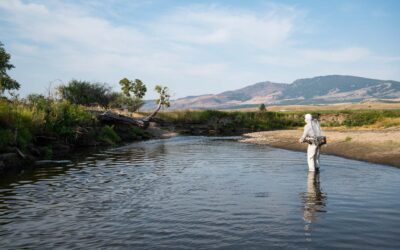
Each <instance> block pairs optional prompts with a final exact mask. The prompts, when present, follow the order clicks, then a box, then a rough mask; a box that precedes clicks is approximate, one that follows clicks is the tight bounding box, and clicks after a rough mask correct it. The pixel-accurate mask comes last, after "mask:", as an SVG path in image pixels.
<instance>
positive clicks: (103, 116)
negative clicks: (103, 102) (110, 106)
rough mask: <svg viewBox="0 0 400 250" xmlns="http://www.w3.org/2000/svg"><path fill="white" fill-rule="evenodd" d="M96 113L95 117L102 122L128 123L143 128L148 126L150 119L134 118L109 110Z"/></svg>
mask: <svg viewBox="0 0 400 250" xmlns="http://www.w3.org/2000/svg"><path fill="white" fill-rule="evenodd" d="M96 115H97V118H98V119H99V120H100V121H102V122H108V123H122V124H130V125H135V126H138V127H141V128H144V129H146V128H148V127H149V124H150V120H147V119H146V120H140V119H135V118H131V117H128V116H124V115H119V114H116V113H113V112H111V111H106V112H103V113H96Z"/></svg>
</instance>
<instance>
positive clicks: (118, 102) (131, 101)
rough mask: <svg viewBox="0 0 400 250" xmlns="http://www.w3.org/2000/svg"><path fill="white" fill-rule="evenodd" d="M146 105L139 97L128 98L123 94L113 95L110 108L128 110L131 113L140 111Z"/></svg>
mask: <svg viewBox="0 0 400 250" xmlns="http://www.w3.org/2000/svg"><path fill="white" fill-rule="evenodd" d="M143 105H144V101H143V100H142V99H140V98H137V97H128V96H126V95H124V94H122V93H115V92H114V93H112V94H111V98H110V104H109V106H110V107H111V108H119V109H123V108H127V109H128V110H129V111H130V112H135V111H137V110H139V109H140V108H141V107H142V106H143Z"/></svg>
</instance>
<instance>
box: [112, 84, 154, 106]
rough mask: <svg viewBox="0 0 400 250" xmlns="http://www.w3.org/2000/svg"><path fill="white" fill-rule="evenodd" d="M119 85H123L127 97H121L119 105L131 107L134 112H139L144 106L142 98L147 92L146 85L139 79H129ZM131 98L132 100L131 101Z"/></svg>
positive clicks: (123, 91) (122, 88)
mask: <svg viewBox="0 0 400 250" xmlns="http://www.w3.org/2000/svg"><path fill="white" fill-rule="evenodd" d="M119 84H120V85H121V90H122V93H123V94H124V95H125V98H122V97H121V96H120V97H119V98H118V100H119V103H120V104H123V105H130V106H131V108H130V110H131V111H132V112H134V111H137V110H139V108H140V107H142V106H143V104H144V102H143V101H142V98H143V97H144V96H145V94H146V92H147V88H146V85H145V84H144V83H143V82H142V81H141V80H139V79H135V81H130V80H129V79H128V78H123V79H121V81H119ZM129 98H130V99H132V100H129Z"/></svg>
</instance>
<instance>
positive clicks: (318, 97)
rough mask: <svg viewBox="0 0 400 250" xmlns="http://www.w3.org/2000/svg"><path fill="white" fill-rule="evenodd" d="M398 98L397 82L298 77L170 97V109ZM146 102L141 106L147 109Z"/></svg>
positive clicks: (348, 76)
mask: <svg viewBox="0 0 400 250" xmlns="http://www.w3.org/2000/svg"><path fill="white" fill-rule="evenodd" d="M398 98H400V82H398V81H393V80H379V79H372V78H366V77H359V76H351V75H325V76H316V77H311V78H302V79H297V80H295V81H293V82H292V83H290V84H288V83H275V82H271V81H264V82H258V83H254V84H251V85H248V86H245V87H243V88H240V89H236V90H229V91H224V92H221V93H219V94H205V95H199V96H187V97H183V98H179V99H176V100H172V101H171V108H172V109H229V108H240V107H250V106H254V107H255V106H258V105H260V104H261V103H264V104H266V105H299V104H334V103H344V102H364V101H368V100H377V99H398ZM150 106H151V104H150V103H149V102H146V104H145V107H144V109H151V107H150Z"/></svg>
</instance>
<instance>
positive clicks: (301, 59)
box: [258, 47, 372, 67]
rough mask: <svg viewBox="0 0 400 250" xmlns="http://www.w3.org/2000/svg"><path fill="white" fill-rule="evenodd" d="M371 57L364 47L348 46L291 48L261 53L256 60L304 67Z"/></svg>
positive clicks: (355, 60) (349, 61) (344, 62)
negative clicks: (277, 53)
mask: <svg viewBox="0 0 400 250" xmlns="http://www.w3.org/2000/svg"><path fill="white" fill-rule="evenodd" d="M371 58H372V54H371V52H370V51H369V50H368V49H366V48H360V47H349V48H341V49H326V50H322V49H291V48H288V49H287V51H285V52H283V53H280V54H279V55H276V54H272V55H261V56H259V57H258V60H259V61H260V62H262V63H267V64H271V65H278V66H286V67H305V66H309V65H315V64H320V63H343V64H348V63H355V62H360V61H363V60H369V59H371Z"/></svg>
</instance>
